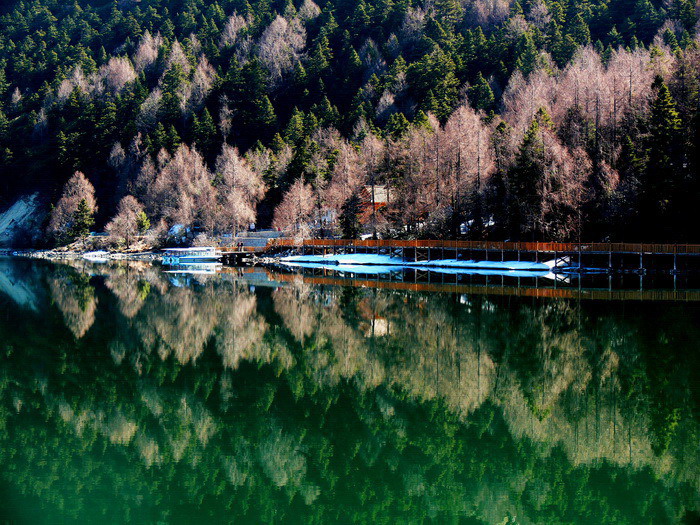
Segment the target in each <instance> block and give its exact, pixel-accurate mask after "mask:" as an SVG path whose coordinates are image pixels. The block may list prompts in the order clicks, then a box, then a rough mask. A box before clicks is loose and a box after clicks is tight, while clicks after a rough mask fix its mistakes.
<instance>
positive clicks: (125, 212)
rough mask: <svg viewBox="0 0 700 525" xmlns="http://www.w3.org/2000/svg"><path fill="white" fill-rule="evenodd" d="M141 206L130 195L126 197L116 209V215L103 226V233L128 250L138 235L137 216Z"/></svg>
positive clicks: (141, 208)
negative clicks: (122, 244) (124, 245)
mask: <svg viewBox="0 0 700 525" xmlns="http://www.w3.org/2000/svg"><path fill="white" fill-rule="evenodd" d="M142 212H143V206H142V205H141V203H140V202H139V201H137V200H136V198H135V197H134V196H132V195H127V196H126V197H124V198H123V199H122V200H121V201H120V202H119V206H118V207H117V214H116V215H115V216H114V217H113V218H112V220H111V221H109V222H108V223H107V226H105V231H106V232H107V233H108V234H109V235H110V237H111V238H112V239H113V240H114V241H116V242H117V243H122V242H123V243H124V244H126V247H127V248H128V247H129V246H131V243H132V241H133V239H134V237H135V236H136V235H138V234H139V214H140V213H142Z"/></svg>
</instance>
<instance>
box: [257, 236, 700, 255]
mask: <svg viewBox="0 0 700 525" xmlns="http://www.w3.org/2000/svg"><path fill="white" fill-rule="evenodd" d="M276 247H279V248H284V247H288V248H301V247H310V248H342V247H357V248H388V249H393V248H412V249H425V248H445V249H450V250H455V249H456V250H491V251H512V252H547V253H555V252H556V253H579V252H580V253H634V254H640V253H641V254H658V255H674V254H676V255H700V244H668V243H667V244H649V243H625V242H591V243H566V242H499V241H441V240H414V241H400V240H353V239H304V240H301V241H299V240H296V239H270V241H269V242H268V244H267V247H266V248H267V249H270V248H276Z"/></svg>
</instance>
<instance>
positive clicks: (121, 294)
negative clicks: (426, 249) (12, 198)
mask: <svg viewBox="0 0 700 525" xmlns="http://www.w3.org/2000/svg"><path fill="white" fill-rule="evenodd" d="M418 288H420V287H414V289H411V287H408V286H398V285H397V286H393V285H391V286H384V287H372V286H363V287H359V286H350V285H343V283H336V282H331V281H327V282H326V281H323V280H319V279H309V278H306V277H303V276H289V275H286V276H279V275H277V276H276V275H270V276H267V275H265V274H263V273H260V272H259V273H257V274H241V273H237V272H235V271H234V272H233V273H228V274H218V275H183V274H173V273H164V272H163V271H161V269H160V268H159V267H157V266H150V265H147V264H131V265H99V266H93V265H89V264H86V263H82V262H80V263H74V264H72V265H65V264H52V263H45V262H30V261H21V260H7V259H6V260H0V523H5V522H9V523H13V524H41V523H227V522H235V523H304V524H306V523H323V524H327V523H392V524H393V523H466V524H506V523H523V524H524V523H582V524H597V523H630V524H640V523H649V524H652V523H653V524H657V523H695V522H696V521H697V518H698V510H699V507H700V496H699V494H700V450H699V443H700V433H699V426H698V422H699V412H698V407H699V406H700V405H699V401H700V396H699V392H700V387H699V374H700V372H699V370H700V366H699V365H700V357H699V352H698V340H700V303H697V302H679V301H668V300H665V301H650V300H626V301H623V300H608V301H602V300H589V299H576V298H574V299H571V298H553V297H550V298H537V297H528V296H518V295H522V294H504V293H498V292H497V291H496V290H494V291H493V292H490V291H489V290H483V289H482V290H481V291H478V293H477V291H474V292H473V293H452V292H448V291H440V289H439V287H437V288H436V287H432V288H431V287H424V288H426V289H428V288H430V289H431V290H433V289H434V290H435V291H430V292H428V291H415V289H418ZM484 292H489V293H484ZM525 295H527V294H525ZM530 295H533V294H530Z"/></svg>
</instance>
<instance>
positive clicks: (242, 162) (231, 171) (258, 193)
mask: <svg viewBox="0 0 700 525" xmlns="http://www.w3.org/2000/svg"><path fill="white" fill-rule="evenodd" d="M214 187H215V188H216V192H217V196H216V199H217V208H216V222H217V227H218V228H219V229H220V230H223V231H232V230H233V231H234V232H237V231H238V230H239V229H240V228H241V227H242V226H244V225H246V224H249V223H251V222H255V212H256V206H257V204H258V202H259V201H260V199H262V197H263V195H265V185H264V184H263V181H262V176H261V174H260V173H259V172H256V170H254V169H252V168H251V166H250V165H249V164H248V161H247V160H246V159H244V158H241V157H240V156H239V155H238V150H237V149H236V148H234V147H232V146H229V145H228V144H224V146H223V148H222V150H221V154H220V155H219V157H218V158H217V159H216V173H215V176H214Z"/></svg>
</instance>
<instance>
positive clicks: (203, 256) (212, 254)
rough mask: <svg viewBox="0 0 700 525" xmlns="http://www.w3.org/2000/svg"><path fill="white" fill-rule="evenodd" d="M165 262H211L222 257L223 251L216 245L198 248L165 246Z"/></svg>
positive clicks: (168, 263) (170, 263)
mask: <svg viewBox="0 0 700 525" xmlns="http://www.w3.org/2000/svg"><path fill="white" fill-rule="evenodd" d="M163 252H164V253H163V264H167V265H172V264H188V263H207V262H209V263H211V262H216V261H218V260H219V259H221V252H219V250H218V248H216V247H214V246H203V247H197V248H165V249H164V250H163Z"/></svg>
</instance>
